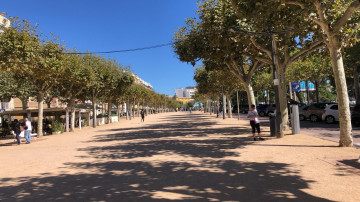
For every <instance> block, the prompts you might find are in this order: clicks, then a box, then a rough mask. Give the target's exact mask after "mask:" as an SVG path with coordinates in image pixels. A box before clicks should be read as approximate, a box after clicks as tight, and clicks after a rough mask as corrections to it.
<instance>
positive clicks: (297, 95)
mask: <svg viewBox="0 0 360 202" xmlns="http://www.w3.org/2000/svg"><path fill="white" fill-rule="evenodd" d="M295 94H296V97H297V98H298V100H299V102H300V103H304V101H303V100H302V97H301V96H300V92H295Z"/></svg>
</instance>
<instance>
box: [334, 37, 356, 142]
mask: <svg viewBox="0 0 360 202" xmlns="http://www.w3.org/2000/svg"><path fill="white" fill-rule="evenodd" d="M338 41H339V40H338V39H337V38H335V37H334V38H332V39H331V38H329V47H328V48H329V51H330V58H331V63H332V68H333V72H334V77H335V84H336V93H337V99H338V103H339V104H338V106H339V110H338V112H339V125H340V141H339V146H341V147H351V146H353V138H352V127H351V118H350V107H349V96H348V91H347V85H346V77H345V71H344V64H343V57H342V54H341V48H340V44H339V42H338Z"/></svg>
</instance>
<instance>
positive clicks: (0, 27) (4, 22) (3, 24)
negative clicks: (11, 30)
mask: <svg viewBox="0 0 360 202" xmlns="http://www.w3.org/2000/svg"><path fill="white" fill-rule="evenodd" d="M8 27H10V20H9V19H7V18H6V17H5V13H1V14H0V34H1V33H3V32H4V28H8Z"/></svg>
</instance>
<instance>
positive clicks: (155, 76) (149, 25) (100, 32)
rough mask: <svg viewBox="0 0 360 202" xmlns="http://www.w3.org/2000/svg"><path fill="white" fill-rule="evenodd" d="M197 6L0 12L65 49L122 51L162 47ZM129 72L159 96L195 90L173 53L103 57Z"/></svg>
mask: <svg viewBox="0 0 360 202" xmlns="http://www.w3.org/2000/svg"><path fill="white" fill-rule="evenodd" d="M196 2H197V1H196V0H136V1H131V0H101V1H100V0H57V1H54V0H31V1H29V0H22V1H20V0H2V1H1V10H0V13H1V12H4V11H5V12H7V17H9V16H17V17H20V18H21V19H26V20H28V21H30V22H31V23H34V24H35V23H38V24H39V30H40V31H42V32H43V33H45V34H46V35H49V33H53V34H55V35H57V36H59V38H60V40H61V41H64V43H65V45H66V46H67V47H68V48H76V49H78V50H79V51H86V50H89V51H109V50H123V49H132V48H140V47H147V46H153V45H158V44H166V43H169V42H170V41H171V37H172V36H173V35H174V31H175V30H176V29H177V28H178V27H180V26H183V25H184V24H185V18H188V17H196V14H195V11H196V10H197V6H196ZM104 56H105V57H109V58H115V59H117V60H118V61H119V63H121V64H123V65H131V69H132V71H133V72H135V73H136V74H137V75H139V76H140V78H142V79H143V80H145V81H146V82H149V83H151V85H152V86H153V87H154V90H155V91H156V92H158V93H164V94H170V95H174V90H175V88H179V87H186V86H191V85H195V81H194V80H193V71H194V67H192V66H191V65H190V64H186V63H182V62H180V61H179V60H178V59H177V57H176V55H175V53H174V52H173V50H172V48H171V47H170V46H169V47H162V48H157V49H151V50H142V51H136V52H126V53H116V54H106V55H104Z"/></svg>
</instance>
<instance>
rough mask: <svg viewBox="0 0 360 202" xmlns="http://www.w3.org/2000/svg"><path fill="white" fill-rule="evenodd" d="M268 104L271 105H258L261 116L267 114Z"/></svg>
mask: <svg viewBox="0 0 360 202" xmlns="http://www.w3.org/2000/svg"><path fill="white" fill-rule="evenodd" d="M268 106H269V105H267V104H262V105H259V106H257V107H256V110H257V112H258V114H259V116H261V117H263V116H265V115H267V113H266V110H267V108H268Z"/></svg>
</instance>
